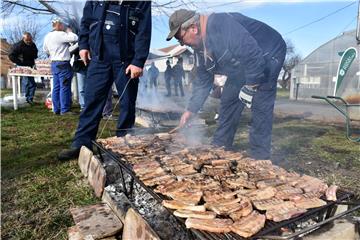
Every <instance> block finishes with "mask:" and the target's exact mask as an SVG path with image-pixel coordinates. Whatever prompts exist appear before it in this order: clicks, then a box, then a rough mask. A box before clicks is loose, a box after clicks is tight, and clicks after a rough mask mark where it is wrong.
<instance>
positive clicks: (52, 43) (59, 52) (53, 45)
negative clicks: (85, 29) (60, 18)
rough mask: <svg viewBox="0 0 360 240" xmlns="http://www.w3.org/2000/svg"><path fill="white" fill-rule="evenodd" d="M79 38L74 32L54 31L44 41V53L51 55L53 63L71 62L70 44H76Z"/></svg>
mask: <svg viewBox="0 0 360 240" xmlns="http://www.w3.org/2000/svg"><path fill="white" fill-rule="evenodd" d="M77 40H78V36H77V35H76V34H75V33H72V32H63V31H52V32H49V33H48V34H46V36H45V39H44V46H43V49H44V51H45V52H46V53H47V54H49V55H50V59H51V61H69V60H70V51H69V47H70V43H72V42H76V41H77Z"/></svg>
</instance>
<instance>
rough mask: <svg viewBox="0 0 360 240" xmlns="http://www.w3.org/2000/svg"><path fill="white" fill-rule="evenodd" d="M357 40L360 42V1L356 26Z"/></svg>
mask: <svg viewBox="0 0 360 240" xmlns="http://www.w3.org/2000/svg"><path fill="white" fill-rule="evenodd" d="M356 40H357V42H358V44H360V1H359V3H358V17H357V26H356Z"/></svg>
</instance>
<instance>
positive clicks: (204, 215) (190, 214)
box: [174, 209, 216, 219]
mask: <svg viewBox="0 0 360 240" xmlns="http://www.w3.org/2000/svg"><path fill="white" fill-rule="evenodd" d="M174 215H175V216H178V217H181V218H197V219H215V217H216V213H214V212H211V211H205V212H199V211H191V210H185V209H178V210H176V211H175V212H174Z"/></svg>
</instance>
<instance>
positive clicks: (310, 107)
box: [275, 99, 360, 125]
mask: <svg viewBox="0 0 360 240" xmlns="http://www.w3.org/2000/svg"><path fill="white" fill-rule="evenodd" d="M359 112H360V108H359ZM275 114H276V115H277V116H292V117H299V118H301V119H306V120H313V121H321V122H325V123H338V124H345V117H344V116H343V115H342V114H341V113H340V112H339V111H338V110H337V109H335V108H334V107H333V106H331V105H330V104H328V103H326V102H322V101H321V100H318V101H316V100H315V101H293V100H288V99H279V100H276V102H275ZM358 124H359V125H360V122H358Z"/></svg>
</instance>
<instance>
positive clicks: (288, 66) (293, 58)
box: [279, 39, 302, 89]
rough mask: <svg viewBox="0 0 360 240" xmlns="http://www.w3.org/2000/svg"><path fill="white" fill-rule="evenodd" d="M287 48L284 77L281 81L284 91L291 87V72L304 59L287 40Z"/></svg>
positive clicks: (283, 68)
mask: <svg viewBox="0 0 360 240" xmlns="http://www.w3.org/2000/svg"><path fill="white" fill-rule="evenodd" d="M286 46H287V48H286V58H285V61H284V65H283V67H282V70H283V75H282V77H281V80H280V81H279V84H280V85H281V87H282V88H284V89H286V88H288V87H289V83H290V80H291V70H292V69H293V68H294V67H295V66H296V65H297V64H298V63H299V62H300V61H301V58H302V57H301V55H300V54H298V53H297V52H296V50H295V46H294V44H293V43H292V42H291V40H289V39H287V40H286Z"/></svg>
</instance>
